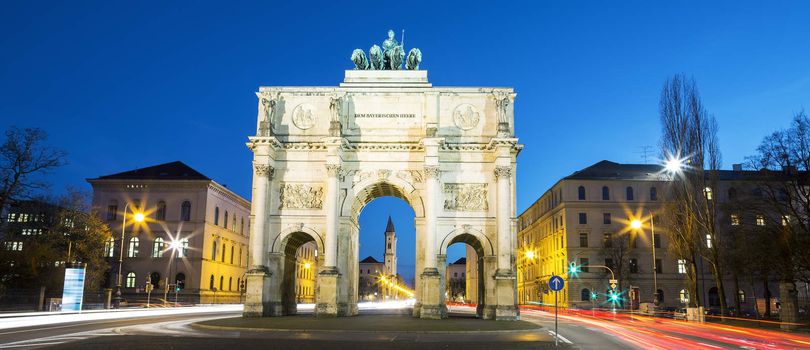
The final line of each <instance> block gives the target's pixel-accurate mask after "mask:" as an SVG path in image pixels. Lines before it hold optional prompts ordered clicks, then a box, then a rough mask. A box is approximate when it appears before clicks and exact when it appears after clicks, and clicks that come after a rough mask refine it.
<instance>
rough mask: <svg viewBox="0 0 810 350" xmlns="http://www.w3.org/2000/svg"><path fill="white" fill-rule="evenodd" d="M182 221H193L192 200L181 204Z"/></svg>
mask: <svg viewBox="0 0 810 350" xmlns="http://www.w3.org/2000/svg"><path fill="white" fill-rule="evenodd" d="M180 221H191V202H189V201H183V204H182V205H181V206H180Z"/></svg>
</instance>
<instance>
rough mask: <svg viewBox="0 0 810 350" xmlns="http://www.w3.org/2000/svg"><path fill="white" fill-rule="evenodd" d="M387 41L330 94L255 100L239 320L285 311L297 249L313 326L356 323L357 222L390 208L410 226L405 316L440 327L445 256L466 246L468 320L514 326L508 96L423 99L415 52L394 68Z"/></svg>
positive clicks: (488, 93) (317, 91) (457, 92)
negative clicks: (470, 293)
mask: <svg viewBox="0 0 810 350" xmlns="http://www.w3.org/2000/svg"><path fill="white" fill-rule="evenodd" d="M392 37H393V36H392V35H389V40H391V39H392ZM389 40H386V42H384V43H383V44H384V46H385V44H386V43H388V44H389V45H388V47H386V48H385V49H384V50H383V49H380V48H379V47H377V46H376V45H375V46H374V47H372V50H370V58H368V59H367V58H366V57H365V55H364V53H363V52H362V50H359V51H360V52H359V53H358V52H357V51H358V50H355V54H353V56H352V60H353V61H354V63H355V69H352V70H346V71H345V77H344V80H343V82H342V83H340V85H339V86H318V87H297V86H296V87H284V86H280V87H261V88H259V91H258V92H257V96H258V110H259V113H258V121H257V128H256V130H257V131H256V135H255V136H251V137H250V138H249V142H248V144H247V145H248V147H249V148H250V149H251V150H252V151H253V153H254V157H253V202H252V215H251V216H252V225H251V237H250V254H251V266H250V271H249V273H248V275H247V291H246V300H245V306H244V316H247V317H259V316H281V315H288V314H294V313H295V312H296V300H295V291H294V284H295V283H294V279H295V275H294V273H295V263H296V259H295V252H296V250H297V249H298V247H300V246H301V245H302V244H305V243H308V242H314V243H315V245H316V246H317V252H318V264H317V266H318V272H317V278H316V289H315V290H316V293H315V294H316V296H315V298H316V307H315V312H316V314H317V315H318V316H352V315H356V314H357V313H358V308H357V300H358V290H357V289H358V288H357V281H358V264H357V262H358V245H359V244H358V236H359V231H360V227H359V224H358V216H359V214H360V212H361V211H362V210H363V207H364V206H365V205H366V204H367V203H369V202H370V201H371V200H373V199H375V198H378V197H381V196H394V197H398V198H400V199H402V200H404V201H405V202H407V203H408V204H409V205H410V206H411V207H412V208H413V210H414V212H415V214H416V215H415V216H416V218H415V226H416V251H417V253H416V281H415V284H416V286H415V294H416V304H415V306H414V310H413V314H414V316H416V317H421V318H431V319H435V318H443V317H446V308H445V306H444V303H445V300H444V297H445V293H444V292H445V287H444V286H445V281H444V271H445V268H444V265H445V254H446V250H447V247H448V245H450V244H453V243H458V242H464V243H466V244H469V245H470V246H472V247H473V248H474V249H475V251H476V253H477V255H478V267H479V268H478V271H479V277H480V278H479V279H478V281H479V287H478V290H479V293H478V295H479V300H478V305H479V306H478V313H479V315H480V316H481V317H483V318H487V319H498V320H514V319H517V318H518V317H519V312H518V309H517V295H516V279H515V273H516V267H515V259H516V227H515V221H514V218H515V166H516V157H517V154H518V153H519V151H520V150H521V148H522V146H521V145H520V144H518V140H517V139H516V138H515V137H514V99H515V92H514V90H513V89H511V88H492V87H434V86H432V84H431V83H430V82H429V81H428V74H427V71H425V70H420V69H419V61H420V60H421V52H418V49H412V50H411V52H410V53H409V54H408V58H407V62H403V61H405V60H404V56H405V55H404V51H403V49H402V47H401V45H400V46H399V48H398V49H397V44H398V43H396V41H395V40H394V42H393V45H392V43H391V42H389ZM414 50H416V52H415V51H414ZM417 54H418V55H417ZM361 55H362V57H361ZM403 63H406V69H401V65H402V64H403Z"/></svg>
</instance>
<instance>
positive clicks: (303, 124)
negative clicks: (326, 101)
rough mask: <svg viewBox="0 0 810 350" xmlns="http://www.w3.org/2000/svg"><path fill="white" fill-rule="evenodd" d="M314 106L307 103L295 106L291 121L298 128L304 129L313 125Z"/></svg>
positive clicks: (314, 119)
mask: <svg viewBox="0 0 810 350" xmlns="http://www.w3.org/2000/svg"><path fill="white" fill-rule="evenodd" d="M314 110H315V108H313V107H312V106H311V105H309V104H307V103H302V104H300V105H298V106H296V107H295V108H294V109H293V112H292V121H293V124H295V126H297V127H298V128H299V129H302V130H306V129H309V128H311V127H313V126H315V122H316V121H317V118H316V117H315V112H314Z"/></svg>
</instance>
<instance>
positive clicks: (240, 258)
mask: <svg viewBox="0 0 810 350" xmlns="http://www.w3.org/2000/svg"><path fill="white" fill-rule="evenodd" d="M239 266H244V264H243V263H242V247H241V246H240V247H239ZM361 272H362V271H361Z"/></svg>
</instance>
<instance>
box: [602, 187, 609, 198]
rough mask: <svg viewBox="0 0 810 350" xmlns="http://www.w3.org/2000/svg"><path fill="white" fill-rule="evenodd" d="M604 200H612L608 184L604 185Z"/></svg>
mask: <svg viewBox="0 0 810 350" xmlns="http://www.w3.org/2000/svg"><path fill="white" fill-rule="evenodd" d="M602 200H603V201H609V200H610V189H608V187H607V186H602Z"/></svg>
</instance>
